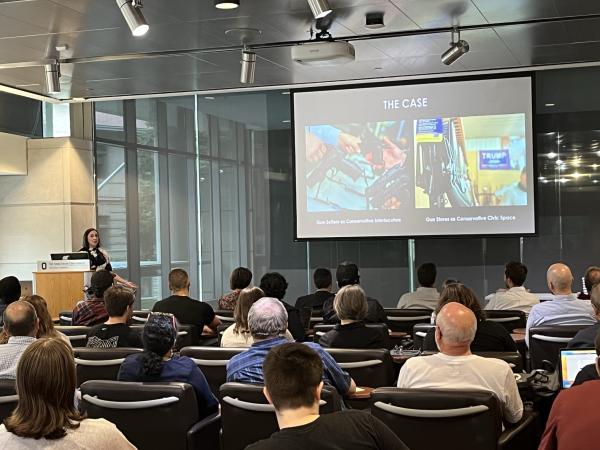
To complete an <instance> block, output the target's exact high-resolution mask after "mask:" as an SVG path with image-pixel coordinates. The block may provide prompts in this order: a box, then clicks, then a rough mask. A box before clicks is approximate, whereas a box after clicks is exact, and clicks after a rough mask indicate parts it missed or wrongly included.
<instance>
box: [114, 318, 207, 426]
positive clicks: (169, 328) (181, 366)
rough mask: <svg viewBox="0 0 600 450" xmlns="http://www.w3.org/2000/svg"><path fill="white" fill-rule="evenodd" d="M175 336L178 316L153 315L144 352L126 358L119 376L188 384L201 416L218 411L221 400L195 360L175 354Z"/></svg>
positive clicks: (146, 327) (145, 331)
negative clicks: (192, 389)
mask: <svg viewBox="0 0 600 450" xmlns="http://www.w3.org/2000/svg"><path fill="white" fill-rule="evenodd" d="M176 338H177V323H176V319H175V316H173V315H172V314H165V313H152V314H150V315H149V316H148V321H147V322H146V325H145V326H144V331H143V334H142V340H143V343H144V351H143V352H142V353H136V354H133V355H129V356H127V357H126V358H125V361H123V364H121V368H120V369H119V374H118V376H117V379H118V380H120V381H179V382H183V383H188V384H190V385H192V387H193V388H194V391H195V392H196V400H197V401H198V411H199V413H200V415H201V416H203V417H206V416H208V415H209V414H212V413H214V412H216V411H217V410H218V408H219V403H218V401H217V399H216V398H215V396H214V395H213V394H212V392H211V390H210V387H209V386H208V382H207V381H206V378H205V377H204V374H203V373H202V372H201V371H200V369H199V368H198V366H197V365H196V363H195V362H194V361H192V360H191V359H190V358H188V357H187V356H175V355H173V345H174V344H175V339H176Z"/></svg>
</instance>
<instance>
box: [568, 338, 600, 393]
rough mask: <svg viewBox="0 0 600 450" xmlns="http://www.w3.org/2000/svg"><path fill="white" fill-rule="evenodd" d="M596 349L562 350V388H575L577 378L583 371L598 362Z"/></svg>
mask: <svg viewBox="0 0 600 450" xmlns="http://www.w3.org/2000/svg"><path fill="white" fill-rule="evenodd" d="M596 356H597V355H596V349H594V348H563V349H561V350H560V372H559V374H560V387H561V389H567V388H570V387H571V386H573V382H574V381H575V377H576V376H577V374H578V373H579V371H580V370H581V369H583V368H584V367H585V366H587V365H589V364H594V363H595V362H596Z"/></svg>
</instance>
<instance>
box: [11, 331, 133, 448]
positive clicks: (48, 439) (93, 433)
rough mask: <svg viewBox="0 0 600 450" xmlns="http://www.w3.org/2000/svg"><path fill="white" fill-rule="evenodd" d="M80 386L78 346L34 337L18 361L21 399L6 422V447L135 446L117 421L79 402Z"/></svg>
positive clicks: (60, 340) (52, 339) (18, 386)
mask: <svg viewBox="0 0 600 450" xmlns="http://www.w3.org/2000/svg"><path fill="white" fill-rule="evenodd" d="M76 387H77V376H76V372H75V362H74V359H73V350H72V349H71V348H70V347H69V346H68V345H67V344H66V343H65V342H64V341H63V340H62V339H56V338H42V339H38V340H36V341H34V342H33V343H31V344H30V345H29V346H28V347H27V349H25V351H24V352H23V355H22V356H21V359H20V360H19V364H18V366H17V394H18V395H19V403H18V404H17V407H16V408H15V410H14V411H13V413H12V414H11V415H10V416H9V417H8V418H7V419H5V420H4V424H3V425H0V448H10V449H12V450H21V449H23V450H24V449H34V450H35V449H82V448H90V449H91V448H111V449H113V450H121V449H135V447H134V446H133V445H131V443H130V442H129V441H128V440H127V439H126V438H125V436H123V434H122V433H121V432H120V431H119V430H118V429H117V427H115V425H113V424H112V423H111V422H108V421H107V420H104V419H87V418H86V417H85V415H84V414H81V413H80V412H79V411H78V410H77V409H76V408H75V405H74V402H73V399H74V395H75V389H76Z"/></svg>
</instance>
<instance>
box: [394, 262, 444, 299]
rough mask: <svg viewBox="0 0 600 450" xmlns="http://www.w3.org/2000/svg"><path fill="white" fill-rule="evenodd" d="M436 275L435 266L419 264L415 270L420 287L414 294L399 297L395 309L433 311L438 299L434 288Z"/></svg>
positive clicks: (409, 293) (438, 294) (408, 293)
mask: <svg viewBox="0 0 600 450" xmlns="http://www.w3.org/2000/svg"><path fill="white" fill-rule="evenodd" d="M436 275H437V270H436V267H435V264H433V263H425V264H421V265H420V266H419V267H418V269H417V280H418V281H419V284H420V286H419V287H418V288H417V290H416V291H415V292H407V293H406V294H404V295H403V296H402V297H400V300H399V301H398V306H397V308H401V309H405V308H406V309H432V310H433V309H435V308H436V307H437V304H438V300H439V299H440V293H439V292H438V290H437V289H436V288H435V286H434V284H435V277H436Z"/></svg>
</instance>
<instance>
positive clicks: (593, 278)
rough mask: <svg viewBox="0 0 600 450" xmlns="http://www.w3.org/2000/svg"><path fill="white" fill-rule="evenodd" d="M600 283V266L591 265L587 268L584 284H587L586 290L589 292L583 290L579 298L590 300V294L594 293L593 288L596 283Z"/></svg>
mask: <svg viewBox="0 0 600 450" xmlns="http://www.w3.org/2000/svg"><path fill="white" fill-rule="evenodd" d="M599 283H600V267H597V266H590V267H588V268H587V269H586V271H585V274H584V276H583V284H584V285H585V290H586V291H587V294H586V293H585V292H583V290H582V291H581V292H580V293H579V295H578V296H577V298H578V299H579V300H590V294H591V293H592V288H593V287H594V285H596V284H599Z"/></svg>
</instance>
